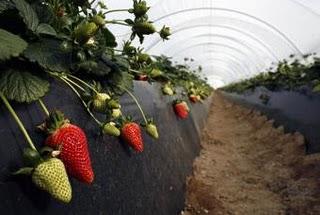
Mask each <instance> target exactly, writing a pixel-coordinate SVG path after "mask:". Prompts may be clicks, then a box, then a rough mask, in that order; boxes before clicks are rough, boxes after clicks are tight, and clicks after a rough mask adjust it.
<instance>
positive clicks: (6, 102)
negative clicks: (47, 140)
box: [0, 92, 37, 151]
mask: <svg viewBox="0 0 320 215" xmlns="http://www.w3.org/2000/svg"><path fill="white" fill-rule="evenodd" d="M0 98H1V99H2V101H3V103H4V105H5V106H6V108H7V109H8V111H9V112H10V114H11V115H12V117H13V118H14V120H15V121H16V123H17V124H18V126H19V128H20V130H21V132H22V134H23V135H24V137H25V139H26V141H27V142H28V144H29V146H30V148H32V149H33V150H35V151H37V148H36V147H35V146H34V144H33V142H32V140H31V138H30V136H29V134H28V132H27V130H26V128H25V127H24V125H23V124H22V122H21V120H20V118H19V117H18V115H17V114H16V112H15V111H14V109H13V108H12V106H11V105H10V103H9V101H8V100H7V98H6V97H5V96H4V95H3V93H2V92H0Z"/></svg>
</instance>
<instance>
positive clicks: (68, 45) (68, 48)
mask: <svg viewBox="0 0 320 215" xmlns="http://www.w3.org/2000/svg"><path fill="white" fill-rule="evenodd" d="M60 49H61V50H62V51H63V52H69V51H71V50H72V44H71V43H70V42H68V41H63V42H62V43H61V44H60Z"/></svg>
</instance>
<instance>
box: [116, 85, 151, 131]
mask: <svg viewBox="0 0 320 215" xmlns="http://www.w3.org/2000/svg"><path fill="white" fill-rule="evenodd" d="M120 88H122V89H123V90H124V91H126V93H128V94H129V96H130V97H131V98H132V99H133V101H134V102H135V103H136V105H137V106H138V108H139V110H140V112H141V115H142V117H143V120H144V122H145V123H146V125H147V124H148V120H147V117H146V115H145V114H144V112H143V110H142V108H141V106H140V104H139V102H138V100H137V98H136V97H135V96H134V95H133V94H132V93H131V92H130V91H129V90H127V89H126V88H124V87H120Z"/></svg>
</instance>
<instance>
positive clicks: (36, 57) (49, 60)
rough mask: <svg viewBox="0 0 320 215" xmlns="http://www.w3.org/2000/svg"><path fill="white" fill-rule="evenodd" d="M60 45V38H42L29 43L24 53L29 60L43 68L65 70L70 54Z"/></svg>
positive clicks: (69, 61)
mask: <svg viewBox="0 0 320 215" xmlns="http://www.w3.org/2000/svg"><path fill="white" fill-rule="evenodd" d="M60 45H61V41H60V40H55V39H49V38H46V39H42V40H41V41H39V42H36V43H32V44H30V45H29V46H28V48H27V49H26V50H25V52H24V55H25V56H26V57H27V58H28V59H29V60H30V61H31V62H38V63H39V64H40V66H42V67H43V68H46V69H49V70H51V71H55V72H66V71H68V70H69V67H70V65H71V58H72V54H71V53H70V52H64V51H63V50H62V49H61V48H60V47H61V46H60Z"/></svg>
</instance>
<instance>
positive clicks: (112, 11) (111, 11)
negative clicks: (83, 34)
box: [103, 9, 128, 15]
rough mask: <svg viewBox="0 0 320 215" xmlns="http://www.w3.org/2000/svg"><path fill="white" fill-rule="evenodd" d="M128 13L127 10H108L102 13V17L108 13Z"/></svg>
mask: <svg viewBox="0 0 320 215" xmlns="http://www.w3.org/2000/svg"><path fill="white" fill-rule="evenodd" d="M125 11H126V12H128V9H116V10H109V11H107V12H104V13H103V15H106V14H108V13H114V12H125Z"/></svg>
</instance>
